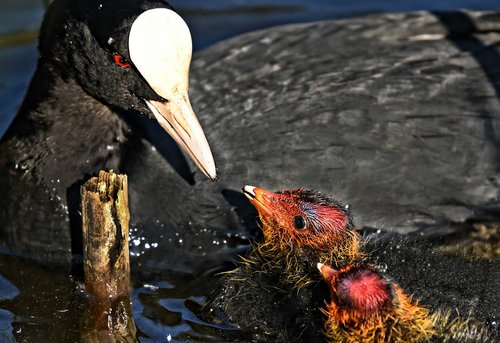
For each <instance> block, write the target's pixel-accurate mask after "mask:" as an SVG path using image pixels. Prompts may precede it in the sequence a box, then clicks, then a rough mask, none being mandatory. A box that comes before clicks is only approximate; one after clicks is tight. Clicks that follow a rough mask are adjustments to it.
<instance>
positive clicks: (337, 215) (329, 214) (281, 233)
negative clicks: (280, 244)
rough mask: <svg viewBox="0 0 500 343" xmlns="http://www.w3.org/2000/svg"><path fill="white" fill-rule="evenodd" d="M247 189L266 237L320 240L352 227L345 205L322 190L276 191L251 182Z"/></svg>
mask: <svg viewBox="0 0 500 343" xmlns="http://www.w3.org/2000/svg"><path fill="white" fill-rule="evenodd" d="M244 192H245V195H247V197H248V198H249V200H250V202H251V203H252V204H253V205H254V206H255V208H256V209H257V211H258V212H259V216H260V219H261V221H262V223H263V224H264V227H263V232H264V236H265V237H266V239H269V238H270V237H271V236H273V237H279V239H283V240H285V241H287V242H289V243H291V244H294V243H297V244H309V243H313V244H314V243H318V244H319V243H320V242H323V241H324V242H325V243H326V241H329V240H330V239H327V238H332V237H338V236H339V235H342V234H343V233H345V232H346V231H347V230H349V229H350V228H351V227H350V226H351V221H350V218H349V214H348V212H347V210H346V209H345V207H343V206H342V205H340V204H339V203H338V202H336V201H334V200H332V199H330V198H327V197H325V196H323V195H321V194H319V193H316V192H313V191H306V190H302V189H298V190H291V191H281V192H277V193H274V192H270V191H266V190H263V189H261V188H257V187H252V186H246V187H245V188H244ZM294 245H295V244H294Z"/></svg>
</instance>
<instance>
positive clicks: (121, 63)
mask: <svg viewBox="0 0 500 343" xmlns="http://www.w3.org/2000/svg"><path fill="white" fill-rule="evenodd" d="M113 60H114V61H115V63H116V64H117V65H119V66H120V67H122V68H129V67H130V63H129V62H128V61H127V59H126V58H125V57H123V56H122V55H119V54H115V55H114V56H113Z"/></svg>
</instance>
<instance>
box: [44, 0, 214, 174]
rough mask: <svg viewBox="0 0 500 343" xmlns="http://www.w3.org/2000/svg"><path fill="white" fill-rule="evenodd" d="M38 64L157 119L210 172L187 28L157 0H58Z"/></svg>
mask: <svg viewBox="0 0 500 343" xmlns="http://www.w3.org/2000/svg"><path fill="white" fill-rule="evenodd" d="M39 49H40V55H41V58H40V63H46V64H47V65H48V66H49V67H50V68H53V70H54V72H55V73H57V74H58V75H60V76H61V77H62V78H65V79H68V78H70V79H74V80H76V81H77V82H78V84H80V86H81V87H82V88H83V89H84V90H85V91H86V92H87V93H88V94H89V95H91V96H92V97H94V98H96V99H98V100H99V101H101V102H103V103H104V104H106V105H109V106H111V107H113V108H118V109H121V110H124V111H137V112H142V113H145V114H147V115H148V116H150V117H153V118H155V119H156V120H158V122H159V123H160V125H161V126H162V127H163V128H164V129H165V130H166V131H167V132H168V133H169V134H170V135H171V136H172V137H173V138H174V139H175V140H176V141H177V143H178V144H179V145H180V146H181V148H183V150H184V151H185V152H186V153H187V154H188V155H189V156H190V157H191V158H192V159H193V160H194V162H195V163H196V164H197V165H198V167H200V169H201V170H202V171H203V172H204V173H205V175H207V176H208V177H210V178H212V179H214V178H215V176H216V171H215V164H214V161H213V157H212V153H211V151H210V147H209V145H208V143H207V140H206V138H205V135H204V133H203V130H202V128H201V126H200V124H199V123H198V120H197V118H196V116H195V114H194V112H193V110H192V108H191V104H190V102H189V98H188V76H189V65H190V62H191V53H192V43H191V36H190V33H189V29H188V27H187V25H186V24H185V22H184V21H183V20H182V19H181V18H180V16H179V15H178V14H176V13H175V12H174V11H173V9H172V8H171V7H170V6H169V5H168V4H167V3H166V2H163V1H159V0H55V1H54V2H53V3H52V5H51V6H50V8H49V10H48V12H47V15H46V17H45V20H44V23H43V25H42V29H41V32H40V46H39Z"/></svg>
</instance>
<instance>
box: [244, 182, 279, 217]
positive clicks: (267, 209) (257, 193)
mask: <svg viewBox="0 0 500 343" xmlns="http://www.w3.org/2000/svg"><path fill="white" fill-rule="evenodd" d="M243 193H244V194H245V195H246V197H247V198H248V200H250V202H251V203H252V205H253V206H254V207H255V209H256V210H257V211H258V212H259V215H261V216H262V215H267V216H271V215H273V211H272V210H271V208H272V207H271V206H272V203H271V200H272V198H273V197H275V196H276V195H277V194H276V193H273V192H270V191H266V190H264V189H262V188H258V187H254V186H248V185H247V186H245V187H243Z"/></svg>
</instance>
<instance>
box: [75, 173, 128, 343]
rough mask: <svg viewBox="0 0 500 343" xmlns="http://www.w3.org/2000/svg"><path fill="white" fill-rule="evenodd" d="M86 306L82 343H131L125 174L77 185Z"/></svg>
mask: <svg viewBox="0 0 500 343" xmlns="http://www.w3.org/2000/svg"><path fill="white" fill-rule="evenodd" d="M81 196H82V220H83V268H84V273H85V291H86V293H87V295H88V303H87V309H86V311H85V314H84V316H83V318H82V326H83V328H82V342H136V338H135V335H136V327H135V324H134V322H133V320H132V316H131V306H130V260H129V249H128V236H129V233H128V223H129V218H130V214H129V210H128V185H127V176H126V175H118V174H115V173H113V171H110V172H109V173H108V172H104V171H101V172H99V176H98V177H94V178H92V179H90V180H89V181H87V182H86V183H85V184H84V185H83V186H82V187H81Z"/></svg>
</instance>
